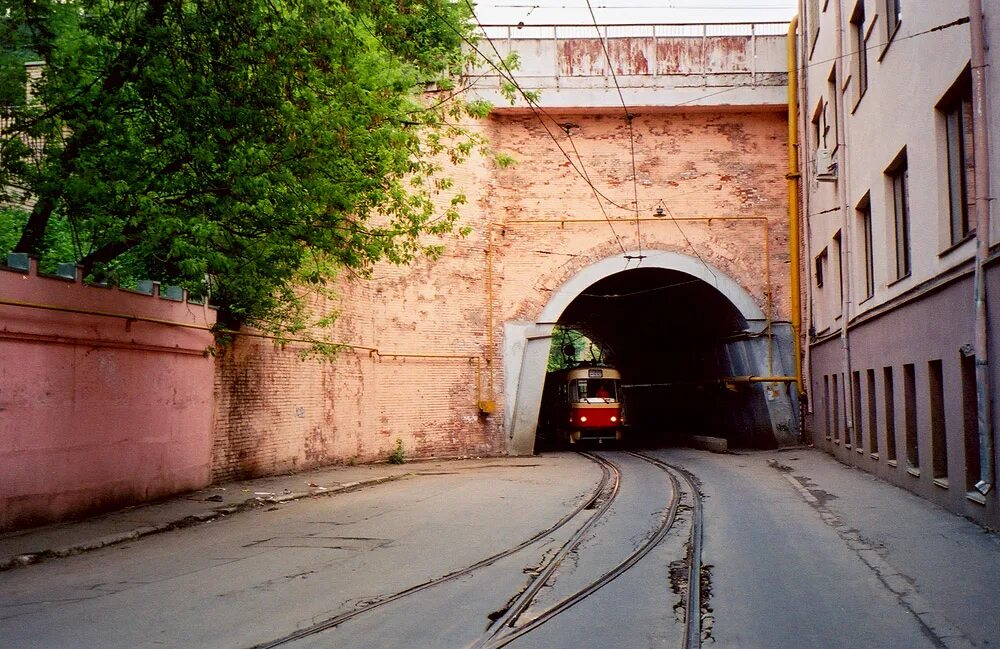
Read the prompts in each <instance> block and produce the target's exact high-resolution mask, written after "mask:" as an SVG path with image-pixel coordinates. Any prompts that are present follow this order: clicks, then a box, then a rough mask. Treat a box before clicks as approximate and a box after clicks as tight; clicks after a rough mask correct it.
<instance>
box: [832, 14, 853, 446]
mask: <svg viewBox="0 0 1000 649" xmlns="http://www.w3.org/2000/svg"><path fill="white" fill-rule="evenodd" d="M843 4H844V1H843V0H836V1H835V2H834V7H835V9H836V21H837V32H836V40H837V43H836V52H835V56H836V63H835V66H836V68H835V69H836V80H837V91H836V95H837V96H836V101H837V134H836V135H837V199H838V202H839V203H840V210H841V226H840V231H841V245H840V260H839V261H840V268H841V272H840V274H841V276H842V278H843V279H842V281H841V285H840V296H841V301H840V347H841V350H842V351H843V354H844V357H843V364H844V381H843V384H844V391H843V392H844V424H845V426H844V427H845V428H846V431H845V433H846V439H844V440H843V442H844V445H845V446H846V445H848V444H853V443H854V427H855V421H854V380H853V378H852V376H851V340H850V332H849V329H850V322H851V245H852V242H853V239H852V238H851V218H850V214H849V212H850V210H849V209H848V205H847V195H848V194H847V111H846V110H845V104H846V102H845V100H844V8H843ZM834 407H836V406H834Z"/></svg>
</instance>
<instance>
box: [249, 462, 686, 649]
mask: <svg viewBox="0 0 1000 649" xmlns="http://www.w3.org/2000/svg"><path fill="white" fill-rule="evenodd" d="M622 453H623V454H624V455H628V456H631V457H634V458H636V459H639V460H641V461H643V462H647V463H649V464H651V465H653V466H655V467H657V468H659V469H661V470H662V471H663V472H664V473H666V475H667V478H668V480H669V483H670V487H671V496H670V500H669V502H668V503H667V506H666V508H665V509H664V510H663V512H664V513H663V515H662V518H661V520H660V523H659V525H658V526H657V527H656V528H655V530H653V531H652V533H650V534H648V535H647V537H646V538H645V540H644V541H643V542H642V543H641V544H640V545H639V546H638V547H637V548H635V549H634V550H633V551H632V552H631V553H630V554H629V555H628V556H627V557H626V558H625V559H623V560H622V561H620V562H619V563H618V564H617V565H615V566H614V567H613V568H611V569H610V570H607V571H606V572H604V573H603V574H601V575H600V576H599V577H597V579H594V580H593V581H591V582H590V583H589V584H587V585H586V586H584V587H582V588H579V589H578V590H577V591H575V592H574V593H572V594H571V595H569V596H566V597H564V598H563V599H561V600H559V601H557V602H556V603H555V604H553V605H551V606H549V607H547V608H545V609H544V610H542V611H540V612H537V613H535V612H532V617H531V619H530V620H527V621H525V622H522V623H520V624H519V621H520V620H521V618H522V617H523V616H524V615H525V613H526V612H527V611H528V610H529V607H531V606H532V605H533V604H534V603H536V599H537V597H538V595H539V593H540V592H541V590H542V589H543V588H544V587H545V586H546V584H548V583H549V582H550V581H551V580H552V578H553V576H554V575H555V574H556V572H557V571H558V569H559V567H560V566H561V565H562V564H563V562H564V561H565V560H566V558H567V557H569V556H571V555H573V553H574V552H576V550H577V549H578V548H579V547H580V546H581V545H582V543H583V542H584V541H585V540H586V539H587V538H589V534H590V532H591V531H592V530H593V529H595V526H596V525H597V523H598V522H599V521H601V520H602V519H605V517H607V515H608V513H609V511H610V510H611V507H612V505H613V504H614V502H615V500H616V498H617V496H618V493H619V488H620V480H621V469H620V467H619V466H618V465H617V464H616V463H614V462H613V461H611V460H610V459H608V458H606V457H604V456H602V455H598V454H596V453H587V452H580V455H582V456H584V457H586V458H587V459H589V460H590V461H592V462H594V463H596V464H597V465H598V466H600V467H601V479H600V481H599V482H598V484H597V486H596V487H595V489H594V490H593V491H592V492H591V493H590V494H589V496H588V497H587V498H586V499H584V500H583V501H582V502H581V503H580V504H579V505H577V506H576V507H575V508H573V509H572V510H571V511H570V512H568V513H567V514H566V515H564V516H563V517H562V518H560V519H559V520H558V521H556V522H555V523H554V524H553V525H552V526H550V527H549V528H547V529H545V530H543V531H541V532H539V533H537V534H535V535H533V536H532V537H531V538H529V539H526V540H524V541H522V542H520V543H518V544H517V545H515V546H513V547H510V548H508V549H506V550H503V551H501V552H498V553H496V554H494V555H491V556H489V557H487V558H485V559H482V560H480V561H478V562H476V563H474V564H471V565H469V566H466V567H464V568H460V569H458V570H455V571H453V572H450V573H448V574H446V575H443V576H441V577H437V578H435V579H431V580H428V581H426V582H423V583H421V584H418V585H416V586H412V587H410V588H407V589H404V590H401V591H399V592H396V593H393V594H391V595H387V596H384V597H381V598H379V599H377V600H375V601H370V602H368V603H366V604H365V605H363V606H360V607H358V608H356V609H354V610H351V611H348V612H345V613H341V614H339V615H336V616H334V617H330V618H328V619H325V620H322V621H320V622H317V623H314V624H311V625H310V626H308V627H304V628H302V629H299V630H297V631H295V632H293V633H291V634H288V635H286V636H284V637H281V638H278V639H276V640H272V641H270V642H267V643H264V644H258V645H254V646H253V648H252V649H268V648H273V647H281V646H285V645H288V644H291V643H294V642H297V641H300V640H305V639H307V638H310V637H312V636H316V635H318V634H321V633H323V632H325V631H329V630H332V629H334V628H336V627H337V626H339V625H341V624H343V623H344V622H347V621H348V620H351V619H353V618H355V617H358V616H361V615H363V614H365V613H368V612H370V611H373V610H375V609H377V608H379V607H381V606H384V605H386V604H389V603H392V602H396V601H399V600H401V599H403V598H405V597H408V596H410V595H413V594H416V593H419V592H421V591H424V590H427V589H430V588H432V587H434V586H438V585H440V584H444V583H446V582H449V581H452V580H455V579H458V578H460V577H463V576H466V575H469V574H471V573H473V572H474V571H476V570H479V569H481V568H484V567H486V566H489V565H491V564H493V563H496V562H497V561H500V560H501V559H504V558H506V557H510V556H512V555H514V554H516V553H518V552H520V551H522V550H524V549H526V548H527V547H529V546H531V545H532V544H535V543H537V542H538V541H540V540H542V539H544V538H545V537H547V536H549V535H551V534H552V533H554V532H556V531H557V530H559V529H560V528H562V527H564V526H565V525H567V524H568V523H569V522H570V521H572V520H573V519H574V518H576V517H577V516H579V515H580V514H581V513H582V512H584V511H585V510H591V509H592V510H594V513H593V514H592V515H591V516H590V517H589V518H587V520H586V521H585V522H583V524H582V525H580V527H579V528H577V529H576V531H575V532H574V533H573V534H572V536H571V537H570V538H569V539H568V540H566V541H565V542H564V543H563V544H562V545H561V546H560V547H559V549H558V550H556V551H555V553H554V554H553V555H552V556H551V557H550V558H549V559H548V560H547V561H546V562H545V563H544V564H543V565H541V566H539V567H538V568H537V569H536V570H535V571H534V577H533V578H532V579H531V580H530V581H529V582H528V584H527V585H526V586H525V587H524V589H523V590H521V591H520V592H519V593H518V594H517V595H515V596H514V597H513V598H512V599H511V600H510V602H509V604H508V605H507V606H506V607H505V608H503V609H501V610H500V611H497V612H496V613H495V614H493V615H491V616H490V620H491V622H490V624H489V626H487V628H486V630H485V631H484V632H483V634H482V635H481V636H480V638H479V639H477V640H476V641H474V642H473V643H472V644H470V645H467V647H466V649H495V648H499V647H504V646H507V645H508V644H510V643H511V642H514V641H515V640H517V639H518V638H521V637H523V636H525V635H527V634H529V633H531V632H532V631H534V630H535V629H537V628H539V627H541V626H542V625H543V624H545V623H546V622H549V621H550V620H552V619H553V618H555V617H557V616H558V615H560V614H561V613H563V612H565V611H567V610H568V609H570V608H572V607H573V606H575V605H577V604H579V603H580V602H582V601H584V600H586V599H587V598H588V597H590V596H592V595H593V594H594V593H596V592H597V591H599V590H600V589H601V588H603V587H604V586H606V585H607V584H609V583H611V582H612V581H614V580H615V579H617V578H618V577H620V576H621V575H623V574H624V573H625V572H627V571H628V570H629V569H630V568H632V567H633V566H635V565H636V564H637V563H638V562H639V561H640V560H641V559H642V558H643V557H645V556H646V555H647V554H649V553H650V552H651V551H652V550H653V549H654V548H656V547H657V546H658V545H659V544H660V543H661V542H662V541H663V539H664V538H665V537H666V536H667V534H668V533H669V532H670V530H671V529H672V528H673V527H674V525H675V522H676V521H677V518H678V512H679V510H680V508H681V504H682V500H683V499H684V497H685V494H687V495H688V497H689V499H690V505H689V506H688V508H689V510H690V512H691V517H690V518H691V520H690V531H689V536H688V540H687V543H686V557H685V562H686V563H687V586H686V588H685V589H684V593H683V606H684V612H685V620H684V632H683V642H682V644H681V645H680V646H681V647H683V649H700V647H701V596H700V585H701V545H702V520H701V519H702V505H701V496H700V493H699V491H698V488H697V485H696V483H695V479H694V477H693V476H692V475H691V474H690V473H689V472H687V471H686V470H684V469H682V468H679V467H676V466H673V465H671V464H669V463H667V462H665V461H663V460H661V459H659V458H656V457H654V456H651V455H647V454H644V453H638V452H632V451H623V452H622ZM682 485H683V486H682ZM692 612H693V614H692Z"/></svg>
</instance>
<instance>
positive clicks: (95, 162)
mask: <svg viewBox="0 0 1000 649" xmlns="http://www.w3.org/2000/svg"><path fill="white" fill-rule="evenodd" d="M8 8H9V9H10V11H9V13H5V12H6V9H8ZM4 15H5V16H6V18H4V19H3V20H0V72H10V73H11V74H10V75H7V74H4V75H3V83H0V100H2V101H3V103H4V104H6V105H8V106H11V108H10V109H8V112H9V114H10V119H9V120H8V121H9V122H10V126H9V128H8V127H5V128H4V131H3V134H2V135H0V187H3V186H7V185H16V186H19V187H21V188H22V189H23V191H24V193H25V195H26V198H28V199H30V200H31V201H33V208H32V210H31V214H30V215H29V216H28V217H27V218H25V219H23V227H22V231H21V236H20V238H19V239H18V241H17V242H16V243H15V244H14V247H15V248H17V249H19V250H24V251H28V252H34V253H39V254H47V252H46V251H47V250H48V249H49V248H51V241H52V237H51V236H50V233H54V232H66V233H69V234H70V235H71V236H70V240H71V241H72V242H74V249H73V250H72V252H74V253H75V260H76V261H78V262H80V263H82V264H83V265H84V266H85V268H86V270H87V272H88V273H92V274H93V275H95V276H97V277H111V278H113V279H114V278H117V279H119V280H122V279H125V280H127V279H128V278H129V277H132V278H137V277H139V276H142V277H149V278H153V279H158V280H161V281H164V282H169V283H173V284H182V285H184V286H187V287H188V288H190V289H192V290H200V291H204V290H205V289H206V287H207V286H209V285H210V287H211V289H212V291H213V297H214V299H215V300H216V301H217V302H220V303H221V306H222V307H223V315H224V317H225V318H227V319H228V321H229V323H230V324H232V323H234V322H238V321H242V322H250V323H253V324H256V325H258V326H263V327H265V328H268V329H270V330H280V329H282V328H294V327H299V326H302V317H303V315H302V313H303V311H302V309H303V305H304V303H303V298H302V296H303V291H302V290H301V286H302V284H303V283H305V284H307V285H320V284H322V283H323V282H324V281H326V280H328V279H329V278H330V277H332V276H333V275H334V274H335V272H336V270H337V269H338V268H342V267H348V268H351V269H354V270H355V271H356V272H358V273H361V274H363V273H365V272H366V271H367V270H368V269H370V268H371V266H372V264H374V263H375V262H377V261H379V260H389V261H392V262H396V263H406V262H409V261H411V260H412V259H414V258H415V257H416V256H417V255H422V254H428V253H433V252H434V251H435V249H436V248H435V246H434V243H435V242H434V240H433V238H434V237H436V236H440V235H441V234H445V233H447V232H450V231H451V230H452V228H453V227H454V224H455V223H456V221H457V219H458V213H457V211H456V208H457V206H459V205H461V204H462V203H463V202H464V197H463V196H461V195H460V194H458V193H457V192H456V191H455V190H454V189H453V188H452V187H451V185H450V183H449V182H447V181H444V180H443V179H442V178H441V175H442V169H441V167H440V162H439V161H442V160H448V161H449V162H451V163H452V164H460V163H461V162H462V161H464V160H465V159H466V158H467V157H468V156H469V155H470V154H471V153H472V152H473V151H474V150H477V149H479V148H481V147H482V146H483V145H484V142H483V141H482V139H481V137H480V136H478V135H475V134H472V133H470V132H467V131H465V130H463V129H462V128H459V127H456V126H454V125H452V124H453V123H454V122H457V121H458V119H457V118H458V117H460V116H462V115H470V116H473V117H483V116H485V115H486V114H487V112H488V108H489V107H488V106H487V105H486V104H483V103H478V102H477V103H473V104H465V103H464V102H462V101H461V99H460V97H452V98H450V99H449V100H447V101H435V98H432V99H431V100H426V99H425V96H424V91H425V89H426V88H428V87H435V88H447V87H451V83H450V78H451V76H452V75H454V74H456V72H460V71H461V70H462V68H463V66H464V64H465V62H466V60H467V56H468V55H467V54H466V53H465V52H463V50H462V47H461V44H462V40H461V37H460V36H459V34H457V33H456V30H458V32H459V33H462V34H466V35H468V34H469V33H470V31H471V30H470V27H469V22H468V21H469V12H468V7H467V5H466V4H465V3H464V2H461V3H456V2H453V1H452V0H422V1H420V2H415V1H411V0H403V1H401V2H394V1H389V0H230V1H229V2H216V1H215V0H174V1H171V2H166V1H165V0H146V1H142V2H135V1H134V0H102V1H101V2H98V1H96V0H76V1H75V2H72V1H71V2H62V1H59V0H34V1H29V0H22V1H21V2H9V1H7V2H4V1H2V0H0V16H4ZM28 59H40V60H42V61H44V62H45V66H44V68H43V69H42V72H41V76H40V78H38V79H37V80H36V81H35V82H33V83H32V90H33V93H34V96H33V100H32V101H27V100H25V97H26V95H25V93H24V91H25V84H26V80H27V77H26V76H25V75H24V74H23V70H24V66H23V63H24V61H26V60H28ZM19 93H20V95H19ZM18 96H20V97H21V99H20V100H18ZM39 142H43V143H44V145H43V146H39V145H38V143H39ZM439 195H443V196H444V197H445V200H443V201H442V200H440V196H439ZM7 198H8V199H16V198H19V196H15V195H11V196H8V197H7ZM28 204H32V203H28ZM436 205H444V207H443V208H441V209H440V210H439V209H438V208H437V207H436ZM60 236H62V235H60ZM428 237H430V239H428ZM60 254H65V252H64V251H61V253H60ZM60 261H70V259H61V260H60Z"/></svg>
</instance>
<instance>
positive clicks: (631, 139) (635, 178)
mask: <svg viewBox="0 0 1000 649" xmlns="http://www.w3.org/2000/svg"><path fill="white" fill-rule="evenodd" d="M586 2H587V9H589V10H590V17H591V19H592V20H593V21H594V29H596V30H597V39H598V40H599V41H601V49H602V50H604V58H605V59H606V60H607V62H608V71H609V72H611V79H612V80H613V81H614V82H615V90H617V91H618V99H619V100H620V101H621V102H622V110H624V111H625V122H626V124H628V144H629V150H630V151H631V153H632V193H633V195H634V198H635V238H636V242H637V243H638V246H639V255H638V257H639V263H642V232H641V231H640V229H639V172H638V171H637V170H636V164H635V131H634V130H633V129H632V119H633V118H634V117H635V116H634V115H633V114H632V113H630V112H629V110H628V106H627V105H626V104H625V96H624V95H622V87H621V86H620V85H619V84H618V75H617V74H615V64H614V63H612V62H611V54H610V53H609V52H608V44H607V43H606V42H605V39H604V38H603V37H602V36H601V28H600V26H598V24H597V16H595V15H594V9H593V7H591V6H590V0H586ZM606 33H607V32H605V34H606ZM626 259H628V255H626Z"/></svg>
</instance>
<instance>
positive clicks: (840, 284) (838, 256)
mask: <svg viewBox="0 0 1000 649" xmlns="http://www.w3.org/2000/svg"><path fill="white" fill-rule="evenodd" d="M833 258H834V259H835V260H836V261H837V301H838V302H840V301H841V300H842V299H843V295H844V293H843V291H844V257H843V251H842V250H841V246H840V230H837V234H835V235H833ZM845 385H846V384H845Z"/></svg>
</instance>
